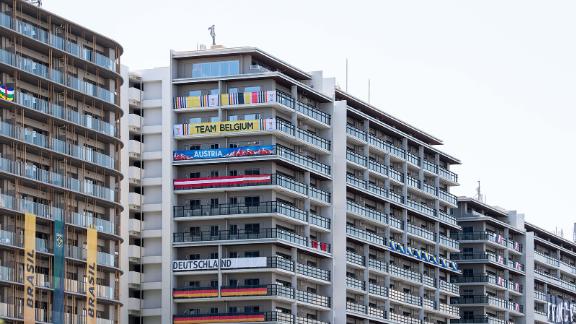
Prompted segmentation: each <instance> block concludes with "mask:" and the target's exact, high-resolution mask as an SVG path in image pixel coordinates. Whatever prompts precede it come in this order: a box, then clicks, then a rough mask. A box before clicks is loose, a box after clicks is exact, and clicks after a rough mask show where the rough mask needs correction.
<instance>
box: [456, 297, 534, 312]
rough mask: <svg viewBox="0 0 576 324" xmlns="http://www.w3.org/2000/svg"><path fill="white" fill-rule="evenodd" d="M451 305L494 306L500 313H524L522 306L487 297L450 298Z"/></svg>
mask: <svg viewBox="0 0 576 324" xmlns="http://www.w3.org/2000/svg"><path fill="white" fill-rule="evenodd" d="M451 303H452V305H488V306H494V307H495V308H497V309H500V310H501V311H512V312H516V313H524V306H523V305H520V304H518V303H515V302H511V301H508V300H504V299H500V298H497V297H494V296H487V295H466V296H460V297H452V299H451Z"/></svg>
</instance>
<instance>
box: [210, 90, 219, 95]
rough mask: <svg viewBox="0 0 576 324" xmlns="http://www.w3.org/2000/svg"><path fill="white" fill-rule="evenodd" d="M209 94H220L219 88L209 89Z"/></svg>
mask: <svg viewBox="0 0 576 324" xmlns="http://www.w3.org/2000/svg"><path fill="white" fill-rule="evenodd" d="M210 94H211V95H217V94H220V90H218V89H210Z"/></svg>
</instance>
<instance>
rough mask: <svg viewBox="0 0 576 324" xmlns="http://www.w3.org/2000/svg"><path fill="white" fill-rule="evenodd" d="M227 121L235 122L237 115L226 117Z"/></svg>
mask: <svg viewBox="0 0 576 324" xmlns="http://www.w3.org/2000/svg"><path fill="white" fill-rule="evenodd" d="M228 120H229V121H237V120H238V115H232V116H228Z"/></svg>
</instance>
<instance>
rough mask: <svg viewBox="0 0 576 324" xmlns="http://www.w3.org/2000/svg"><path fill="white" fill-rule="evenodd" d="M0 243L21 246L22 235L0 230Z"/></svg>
mask: <svg viewBox="0 0 576 324" xmlns="http://www.w3.org/2000/svg"><path fill="white" fill-rule="evenodd" d="M0 244H4V245H11V246H17V247H21V246H22V244H23V242H22V237H20V236H16V233H14V232H10V231H6V230H0Z"/></svg>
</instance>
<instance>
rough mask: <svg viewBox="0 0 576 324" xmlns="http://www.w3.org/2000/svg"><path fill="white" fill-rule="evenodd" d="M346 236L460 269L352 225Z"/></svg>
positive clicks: (348, 228) (434, 263)
mask: <svg viewBox="0 0 576 324" xmlns="http://www.w3.org/2000/svg"><path fill="white" fill-rule="evenodd" d="M346 235H347V236H348V237H351V238H355V239H358V240H360V241H364V242H366V243H369V244H373V245H376V246H378V247H380V248H382V249H387V250H390V251H392V252H394V253H399V254H401V255H404V256H408V257H411V258H416V259H418V260H423V261H426V262H427V263H429V264H433V265H436V266H441V267H442V268H445V269H449V270H451V271H458V268H457V266H456V264H455V262H453V261H450V260H446V259H444V258H441V257H436V256H434V255H432V254H429V253H427V252H424V251H421V250H419V249H415V248H414V249H413V248H410V247H405V246H404V245H403V244H400V243H398V242H396V241H394V240H391V239H387V238H386V237H383V236H381V235H378V234H376V233H372V232H370V231H367V230H363V229H360V228H357V227H354V226H352V225H346Z"/></svg>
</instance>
